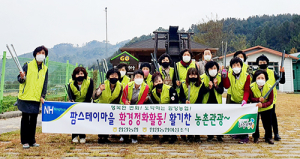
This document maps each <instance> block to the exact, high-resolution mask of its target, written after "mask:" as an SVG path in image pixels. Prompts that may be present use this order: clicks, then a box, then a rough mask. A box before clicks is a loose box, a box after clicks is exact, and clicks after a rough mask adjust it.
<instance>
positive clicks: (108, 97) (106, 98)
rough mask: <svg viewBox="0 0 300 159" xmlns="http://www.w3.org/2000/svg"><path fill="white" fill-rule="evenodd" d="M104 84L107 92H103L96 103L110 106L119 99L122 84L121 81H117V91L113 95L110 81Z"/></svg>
mask: <svg viewBox="0 0 300 159" xmlns="http://www.w3.org/2000/svg"><path fill="white" fill-rule="evenodd" d="M104 84H105V90H103V91H102V93H101V95H100V97H99V98H98V99H97V100H95V102H97V103H108V104H110V103H112V102H113V101H114V100H115V99H116V98H118V97H119V95H120V91H121V90H122V84H121V83H120V82H119V81H117V83H116V86H115V90H114V91H113V93H111V89H110V82H109V80H105V81H104Z"/></svg>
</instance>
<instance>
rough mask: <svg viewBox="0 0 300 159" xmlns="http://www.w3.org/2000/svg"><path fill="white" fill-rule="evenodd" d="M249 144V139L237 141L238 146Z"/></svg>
mask: <svg viewBox="0 0 300 159" xmlns="http://www.w3.org/2000/svg"><path fill="white" fill-rule="evenodd" d="M248 142H249V138H244V139H241V140H240V141H239V144H246V143H248Z"/></svg>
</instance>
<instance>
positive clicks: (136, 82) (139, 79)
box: [134, 78, 144, 85]
mask: <svg viewBox="0 0 300 159" xmlns="http://www.w3.org/2000/svg"><path fill="white" fill-rule="evenodd" d="M143 81H144V79H142V78H135V79H134V83H135V84H137V85H141V84H142V83H143Z"/></svg>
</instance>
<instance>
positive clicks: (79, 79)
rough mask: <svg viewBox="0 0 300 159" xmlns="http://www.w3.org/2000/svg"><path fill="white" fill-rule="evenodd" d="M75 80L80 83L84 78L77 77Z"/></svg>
mask: <svg viewBox="0 0 300 159" xmlns="http://www.w3.org/2000/svg"><path fill="white" fill-rule="evenodd" d="M75 80H76V81H77V82H82V81H83V80H84V76H79V77H76V78H75Z"/></svg>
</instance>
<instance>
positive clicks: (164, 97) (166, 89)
mask: <svg viewBox="0 0 300 159" xmlns="http://www.w3.org/2000/svg"><path fill="white" fill-rule="evenodd" d="M170 88H171V86H169V85H166V84H163V87H162V91H161V93H160V97H158V95H157V94H156V88H154V89H153V90H152V95H153V97H154V98H155V99H156V101H158V102H159V104H169V103H170Z"/></svg>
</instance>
